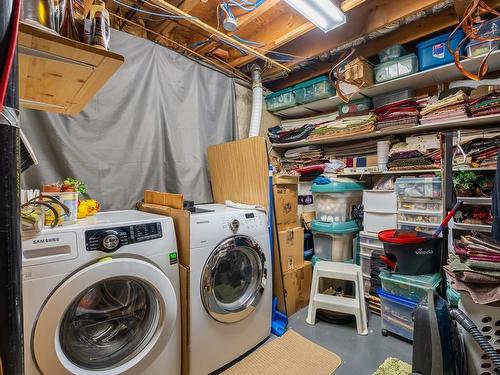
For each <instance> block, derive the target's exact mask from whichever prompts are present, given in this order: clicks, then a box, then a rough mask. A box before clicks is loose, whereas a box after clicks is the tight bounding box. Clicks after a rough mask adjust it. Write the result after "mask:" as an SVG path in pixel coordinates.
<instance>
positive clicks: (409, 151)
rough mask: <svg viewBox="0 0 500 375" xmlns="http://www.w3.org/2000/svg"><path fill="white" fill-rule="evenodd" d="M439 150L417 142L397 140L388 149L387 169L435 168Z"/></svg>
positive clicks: (437, 165)
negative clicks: (427, 147) (426, 147)
mask: <svg viewBox="0 0 500 375" xmlns="http://www.w3.org/2000/svg"><path fill="white" fill-rule="evenodd" d="M440 158H441V154H440V152H439V150H435V149H429V150H427V149H425V148H422V147H419V145H417V144H412V143H406V142H399V143H396V144H394V145H393V146H392V147H391V150H390V151H389V162H388V163H387V168H389V170H391V171H394V170H415V169H436V168H439V167H440V164H439V163H440Z"/></svg>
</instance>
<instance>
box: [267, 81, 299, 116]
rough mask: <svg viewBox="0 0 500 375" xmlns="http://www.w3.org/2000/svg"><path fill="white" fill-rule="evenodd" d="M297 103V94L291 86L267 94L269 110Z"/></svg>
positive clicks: (272, 110) (284, 107)
mask: <svg viewBox="0 0 500 375" xmlns="http://www.w3.org/2000/svg"><path fill="white" fill-rule="evenodd" d="M295 105H296V102H295V95H294V94H293V91H292V88H291V87H289V88H287V89H283V90H280V91H277V92H273V93H272V94H269V95H267V96H266V107H267V110H268V111H269V112H274V111H279V110H282V109H286V108H291V107H293V106H295Z"/></svg>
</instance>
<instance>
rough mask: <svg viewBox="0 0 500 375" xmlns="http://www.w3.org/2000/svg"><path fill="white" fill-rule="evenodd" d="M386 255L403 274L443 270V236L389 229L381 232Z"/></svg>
mask: <svg viewBox="0 0 500 375" xmlns="http://www.w3.org/2000/svg"><path fill="white" fill-rule="evenodd" d="M378 238H379V240H380V241H382V243H383V244H384V252H385V255H386V256H387V257H388V258H389V259H390V260H392V261H394V262H396V263H397V271H398V272H399V273H400V274H402V275H424V274H429V273H438V272H439V271H440V270H441V252H442V238H432V236H430V235H428V234H427V233H422V232H417V231H404V230H397V229H389V230H384V231H382V232H379V234H378Z"/></svg>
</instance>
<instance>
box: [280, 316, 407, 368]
mask: <svg viewBox="0 0 500 375" xmlns="http://www.w3.org/2000/svg"><path fill="white" fill-rule="evenodd" d="M306 316H307V307H305V308H303V309H302V310H300V311H298V312H297V313H295V314H294V315H292V316H291V317H290V319H289V325H288V328H289V329H293V330H294V331H296V332H297V333H299V334H301V335H302V336H304V337H305V338H307V339H309V340H311V341H312V342H314V343H316V344H318V345H321V346H322V347H324V348H326V349H328V350H331V351H332V352H334V353H336V354H337V355H339V356H340V357H341V358H342V365H341V366H340V367H339V368H338V369H337V371H335V373H334V375H371V374H373V372H375V370H377V368H378V367H379V366H380V364H381V363H382V362H384V361H385V359H386V358H388V357H395V358H398V359H401V360H403V361H405V362H407V363H410V364H411V357H412V345H411V343H410V342H409V341H406V340H405V339H402V338H398V337H396V336H391V335H390V334H389V336H387V337H384V336H382V334H381V333H380V317H379V316H378V315H375V314H370V313H369V318H368V319H369V321H368V331H369V333H368V335H367V336H360V335H358V334H357V330H356V325H355V323H354V322H353V323H351V324H347V325H342V324H330V323H326V322H323V321H321V320H317V323H316V325H314V326H312V325H309V324H307V323H306Z"/></svg>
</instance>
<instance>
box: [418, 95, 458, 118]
mask: <svg viewBox="0 0 500 375" xmlns="http://www.w3.org/2000/svg"><path fill="white" fill-rule="evenodd" d="M466 100H467V95H466V94H465V93H464V92H463V91H458V92H457V93H455V94H453V95H450V96H448V97H446V98H444V99H441V100H438V101H437V102H435V103H431V104H427V105H425V106H424V108H422V110H421V111H420V115H422V116H425V115H427V114H429V113H432V112H434V111H436V110H439V109H441V108H444V107H448V106H452V105H456V104H460V103H465V101H466Z"/></svg>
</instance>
